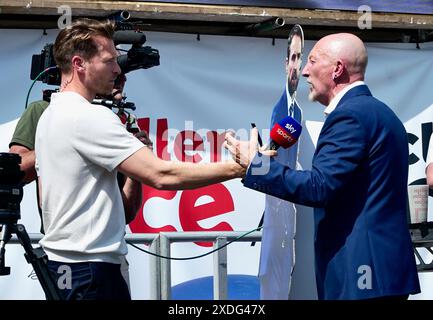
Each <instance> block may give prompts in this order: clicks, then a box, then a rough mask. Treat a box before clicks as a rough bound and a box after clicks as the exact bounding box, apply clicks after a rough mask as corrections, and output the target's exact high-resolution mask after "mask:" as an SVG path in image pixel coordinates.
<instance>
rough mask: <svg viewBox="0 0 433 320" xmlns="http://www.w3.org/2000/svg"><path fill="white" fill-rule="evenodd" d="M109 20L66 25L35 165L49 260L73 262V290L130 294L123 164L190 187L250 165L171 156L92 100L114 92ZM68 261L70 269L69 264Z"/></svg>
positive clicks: (138, 175) (140, 174)
mask: <svg viewBox="0 0 433 320" xmlns="http://www.w3.org/2000/svg"><path fill="white" fill-rule="evenodd" d="M113 32H114V26H113V25H112V23H110V22H99V21H96V20H90V19H79V20H77V21H75V22H74V23H73V24H72V25H71V26H70V27H68V28H66V29H63V30H61V31H60V33H59V35H58V36H57V39H56V41H55V44H54V57H55V60H56V63H57V65H58V66H59V68H60V70H61V75H62V85H61V88H60V92H59V93H54V94H53V95H52V98H51V105H50V107H49V108H48V109H47V110H46V111H45V112H44V113H43V114H42V116H41V119H40V121H39V124H38V128H37V131H36V141H35V151H36V159H37V160H36V168H37V172H38V177H39V181H40V184H41V203H42V214H43V217H44V223H45V227H46V230H45V231H46V234H45V236H44V238H43V239H42V240H41V242H40V243H41V245H42V246H43V248H44V250H45V251H46V253H47V255H48V258H49V262H48V265H49V267H50V269H51V270H52V272H53V274H55V275H56V276H57V278H59V277H60V276H62V274H58V273H57V271H58V270H59V269H58V268H60V267H63V268H64V266H65V265H67V266H69V267H70V268H71V270H72V288H71V289H63V290H61V291H62V293H63V294H64V297H65V298H66V299H130V295H129V292H128V289H127V286H126V284H125V281H124V279H123V278H122V276H121V273H120V268H119V264H120V262H121V260H122V257H123V256H124V255H125V254H126V253H127V247H126V243H125V240H124V231H125V215H124V208H123V206H122V202H121V201H122V197H121V193H120V192H119V189H118V188H117V186H116V185H115V184H116V175H117V172H118V171H120V172H121V173H123V174H125V175H126V176H128V177H131V178H133V179H135V180H137V181H140V182H141V183H144V184H147V185H150V186H152V187H154V188H158V189H168V190H177V189H191V188H197V187H201V186H205V185H209V184H213V183H218V182H222V181H225V180H228V179H233V178H238V177H240V176H242V175H243V174H244V173H245V170H244V169H243V168H242V166H240V165H238V164H237V163H235V162H233V161H228V162H220V163H208V164H193V163H184V162H180V163H175V162H170V161H163V160H161V159H159V158H157V157H156V156H155V155H154V154H153V152H152V151H150V150H149V149H148V148H146V147H145V146H143V143H141V142H140V141H139V140H138V139H137V138H136V137H134V136H133V135H132V134H131V133H129V132H128V131H127V130H126V129H125V128H124V127H123V126H122V125H121V122H120V121H119V119H118V117H116V115H114V114H113V112H111V111H110V110H108V109H107V108H105V107H102V106H97V105H96V106H95V105H91V104H90V102H91V101H92V100H93V98H94V97H95V95H96V93H109V92H111V90H112V88H113V85H114V80H115V79H116V77H117V76H118V75H119V73H120V68H119V66H118V64H117V61H116V57H117V52H116V49H115V47H114V43H113V41H112V35H113ZM63 268H62V270H63Z"/></svg>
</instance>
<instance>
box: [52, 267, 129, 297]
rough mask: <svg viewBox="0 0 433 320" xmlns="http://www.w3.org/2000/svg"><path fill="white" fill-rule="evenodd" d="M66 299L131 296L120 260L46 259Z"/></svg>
mask: <svg viewBox="0 0 433 320" xmlns="http://www.w3.org/2000/svg"><path fill="white" fill-rule="evenodd" d="M48 268H49V269H50V272H51V274H52V275H53V277H54V279H55V281H56V285H57V286H58V288H59V289H60V293H61V295H62V296H63V299H65V300H131V296H130V294H129V290H128V286H127V285H126V282H125V280H124V279H123V277H122V274H121V272H120V264H113V263H107V262H77V263H66V262H57V261H48Z"/></svg>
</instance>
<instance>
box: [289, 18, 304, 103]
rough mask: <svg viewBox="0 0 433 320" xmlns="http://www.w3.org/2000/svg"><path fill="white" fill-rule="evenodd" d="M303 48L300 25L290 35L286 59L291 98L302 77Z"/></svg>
mask: <svg viewBox="0 0 433 320" xmlns="http://www.w3.org/2000/svg"><path fill="white" fill-rule="evenodd" d="M303 48H304V35H303V32H302V28H301V26H299V25H295V26H294V27H293V28H292V30H291V31H290V34H289V42H288V47H287V59H286V74H287V84H288V88H289V94H290V96H291V97H293V94H294V93H295V91H296V88H297V87H298V82H299V78H300V75H301V65H302V50H303Z"/></svg>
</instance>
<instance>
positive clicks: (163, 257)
mask: <svg viewBox="0 0 433 320" xmlns="http://www.w3.org/2000/svg"><path fill="white" fill-rule="evenodd" d="M262 228H263V226H261V227H258V228H255V229H253V230H251V231H248V232H246V233H244V234H243V235H240V236H239V237H237V238H236V239H233V240H231V241H229V242H227V243H226V244H224V245H222V246H221V247H218V248H216V249H213V250H211V251H209V252H206V253H203V254H200V255H198V256H192V257H166V256H161V255H159V254H156V253H153V252H150V251H148V250H145V249H142V248H140V247H138V246H136V245H135V244H133V243H132V242H130V241H128V240H125V241H126V243H127V244H129V245H130V246H132V247H134V248H135V249H137V250H140V251H142V252H144V253H147V254H150V255H152V256H155V257H157V258H162V259H167V260H177V261H184V260H193V259H198V258H203V257H205V256H207V255H210V254H211V253H214V252H217V251H219V250H221V249H222V248H225V247H227V246H228V245H229V244H232V243H233V242H235V241H238V240H239V239H242V238H243V237H245V236H247V235H249V234H250V233H253V232H254V231H259V230H260V229H262Z"/></svg>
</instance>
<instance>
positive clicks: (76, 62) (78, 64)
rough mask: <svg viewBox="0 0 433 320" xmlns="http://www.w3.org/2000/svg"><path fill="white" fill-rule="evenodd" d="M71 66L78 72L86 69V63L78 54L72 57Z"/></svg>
mask: <svg viewBox="0 0 433 320" xmlns="http://www.w3.org/2000/svg"><path fill="white" fill-rule="evenodd" d="M72 68H73V69H74V70H77V71H78V72H84V71H85V70H86V63H85V61H84V59H83V58H82V57H80V56H73V57H72Z"/></svg>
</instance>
